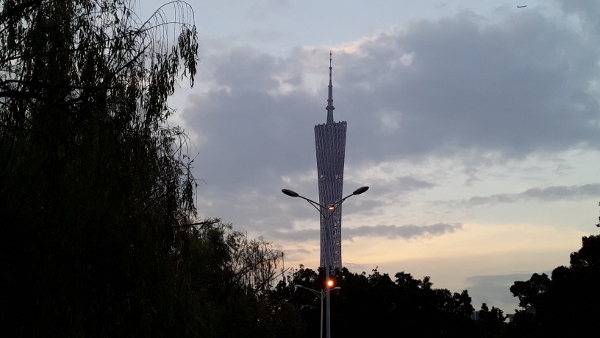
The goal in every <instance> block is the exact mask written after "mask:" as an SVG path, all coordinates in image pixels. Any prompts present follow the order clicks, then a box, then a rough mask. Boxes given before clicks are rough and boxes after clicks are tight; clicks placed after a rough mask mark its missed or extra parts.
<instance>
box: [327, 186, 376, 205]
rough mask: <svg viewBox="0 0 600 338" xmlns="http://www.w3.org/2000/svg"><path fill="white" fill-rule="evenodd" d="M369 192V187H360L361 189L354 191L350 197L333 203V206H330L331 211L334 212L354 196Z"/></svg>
mask: <svg viewBox="0 0 600 338" xmlns="http://www.w3.org/2000/svg"><path fill="white" fill-rule="evenodd" d="M367 190H369V187H368V186H363V187H360V188H358V189H356V190H354V191H353V192H352V193H351V194H350V195H348V196H346V197H344V198H342V199H341V200H339V201H337V202H335V203H333V204H332V205H330V206H329V210H333V209H335V208H337V207H338V206H339V205H340V204H342V203H344V201H345V200H346V199H348V198H350V197H352V196H354V195H360V194H362V193H363V192H365V191H367Z"/></svg>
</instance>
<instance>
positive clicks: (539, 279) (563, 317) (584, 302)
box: [510, 235, 600, 337]
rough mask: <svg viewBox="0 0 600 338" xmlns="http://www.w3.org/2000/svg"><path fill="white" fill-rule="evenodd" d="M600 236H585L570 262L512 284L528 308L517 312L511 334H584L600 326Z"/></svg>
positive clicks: (524, 305)
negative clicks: (599, 318)
mask: <svg viewBox="0 0 600 338" xmlns="http://www.w3.org/2000/svg"><path fill="white" fill-rule="evenodd" d="M599 283H600V236H598V235H595V236H584V237H583V238H582V247H581V249H580V250H579V251H577V252H573V253H572V254H571V261H570V266H569V267H565V266H559V267H557V268H555V269H554V270H553V271H552V274H551V278H549V277H548V276H547V275H546V274H541V275H539V274H537V273H534V274H533V275H532V276H531V278H530V279H529V280H528V281H516V282H515V283H514V284H513V286H512V287H511V288H510V291H511V292H512V293H513V295H514V296H515V297H519V306H521V307H523V308H524V310H520V311H517V313H516V314H515V321H514V325H513V327H512V328H511V334H513V335H517V334H519V335H520V336H531V337H538V336H539V337H541V336H565V337H566V336H569V337H582V336H584V335H586V334H587V333H588V332H595V331H597V330H599V329H600V325H599V324H598V321H597V318H598V317H599V316H600V309H599V308H598V306H597V303H598V301H599V300H600V291H598V284H599Z"/></svg>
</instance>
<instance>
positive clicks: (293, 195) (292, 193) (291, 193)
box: [281, 189, 300, 197]
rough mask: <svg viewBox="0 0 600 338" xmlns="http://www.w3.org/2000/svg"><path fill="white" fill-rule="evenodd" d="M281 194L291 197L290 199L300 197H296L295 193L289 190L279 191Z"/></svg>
mask: <svg viewBox="0 0 600 338" xmlns="http://www.w3.org/2000/svg"><path fill="white" fill-rule="evenodd" d="M281 192H282V193H284V194H286V195H288V196H291V197H298V196H300V195H298V193H297V192H295V191H293V190H290V189H281Z"/></svg>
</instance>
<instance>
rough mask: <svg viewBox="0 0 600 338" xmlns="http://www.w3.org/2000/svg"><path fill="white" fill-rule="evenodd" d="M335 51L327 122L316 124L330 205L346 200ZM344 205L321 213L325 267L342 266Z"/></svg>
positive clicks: (323, 197)
mask: <svg viewBox="0 0 600 338" xmlns="http://www.w3.org/2000/svg"><path fill="white" fill-rule="evenodd" d="M331 74H332V67H331V52H330V53H329V96H328V98H327V107H326V108H325V109H326V110H327V121H326V123H324V124H318V125H316V126H315V147H316V153H317V175H318V182H319V204H321V205H322V206H326V207H327V206H329V205H332V204H333V203H335V202H337V201H339V200H341V199H342V193H343V191H342V190H343V187H344V157H345V153H346V121H340V122H334V121H333V110H334V109H335V108H334V107H333V85H332V82H331V77H332V75H331ZM341 230H342V206H341V205H339V206H337V207H336V208H335V209H333V210H325V212H324V213H323V214H322V215H321V266H323V267H330V268H333V269H336V268H338V269H341V268H342V232H341Z"/></svg>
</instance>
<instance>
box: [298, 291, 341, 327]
mask: <svg viewBox="0 0 600 338" xmlns="http://www.w3.org/2000/svg"><path fill="white" fill-rule="evenodd" d="M332 284H333V282H332V281H331V280H328V281H327V285H328V287H327V288H326V289H327V290H339V289H341V288H340V287H339V286H336V287H334V288H329V287H330V286H331V285H332ZM294 287H295V288H298V289H305V290H308V291H310V292H312V293H314V294H315V295H316V296H317V297H319V299H320V300H321V336H320V337H321V338H323V298H325V296H326V295H327V293H326V291H325V289H321V291H317V290H315V289H311V288H307V287H306V286H302V285H300V284H296V285H294Z"/></svg>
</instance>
